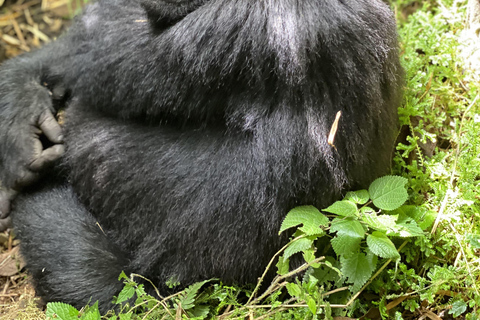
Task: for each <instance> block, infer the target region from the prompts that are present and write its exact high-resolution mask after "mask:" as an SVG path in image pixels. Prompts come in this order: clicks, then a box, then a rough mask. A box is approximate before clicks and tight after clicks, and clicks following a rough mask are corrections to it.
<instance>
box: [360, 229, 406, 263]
mask: <svg viewBox="0 0 480 320" xmlns="http://www.w3.org/2000/svg"><path fill="white" fill-rule="evenodd" d="M367 245H368V248H369V249H370V250H371V251H372V252H373V253H374V254H376V255H377V256H379V257H382V258H388V259H399V258H400V254H399V253H398V251H397V248H395V245H394V244H393V242H392V241H391V240H390V239H389V238H388V237H387V236H386V235H385V233H383V232H380V231H374V232H373V233H372V234H370V235H368V236H367Z"/></svg>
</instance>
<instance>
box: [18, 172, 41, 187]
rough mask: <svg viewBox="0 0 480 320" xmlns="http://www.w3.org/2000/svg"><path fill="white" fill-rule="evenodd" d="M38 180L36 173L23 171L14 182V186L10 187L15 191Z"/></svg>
mask: <svg viewBox="0 0 480 320" xmlns="http://www.w3.org/2000/svg"><path fill="white" fill-rule="evenodd" d="M37 179H38V173H36V172H33V171H30V170H27V169H24V170H23V172H22V173H21V175H20V177H19V178H18V179H17V180H15V184H14V185H13V186H12V187H13V188H15V189H18V190H20V189H22V188H23V187H26V186H29V185H32V184H33V183H34V182H35V181H37Z"/></svg>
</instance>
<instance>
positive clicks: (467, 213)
mask: <svg viewBox="0 0 480 320" xmlns="http://www.w3.org/2000/svg"><path fill="white" fill-rule="evenodd" d="M392 6H393V8H394V10H395V12H396V15H397V18H398V24H399V35H400V39H401V52H402V62H403V66H404V68H405V71H406V77H405V78H406V82H405V97H404V101H403V106H402V107H401V108H400V110H399V115H400V121H401V124H402V126H403V127H402V130H401V132H400V133H399V139H398V140H399V142H398V145H397V147H396V152H395V157H394V165H393V170H392V176H387V177H383V178H381V179H379V180H376V181H375V182H373V183H372V185H371V186H370V188H369V189H368V190H358V191H356V192H350V193H348V194H347V195H346V196H345V198H344V199H343V200H341V201H338V202H336V203H334V204H332V206H330V207H328V208H313V207H309V206H305V207H299V208H295V209H293V210H292V211H291V212H290V213H289V214H288V215H287V217H286V219H285V221H284V223H283V225H282V228H281V230H279V232H284V231H286V230H296V232H295V233H294V235H293V237H292V239H291V242H290V243H289V244H287V245H286V246H285V247H284V248H282V250H281V251H279V252H278V254H277V255H276V256H275V257H272V258H276V259H272V263H271V264H270V265H269V269H270V270H273V271H275V272H276V274H277V276H276V277H275V278H274V280H273V282H272V283H268V284H266V283H263V285H260V283H261V282H262V280H263V279H264V277H262V278H261V279H260V282H259V284H257V285H256V286H252V287H248V288H238V287H229V286H224V285H222V283H221V282H220V281H218V280H215V279H213V280H206V281H204V282H201V283H197V284H194V285H192V286H190V287H188V288H187V289H186V290H184V291H182V292H179V293H177V294H175V295H172V296H169V297H161V296H160V295H159V294H153V295H148V294H147V293H146V292H145V287H144V285H139V284H138V283H139V280H142V282H144V283H147V282H148V281H147V280H145V279H142V277H141V276H139V275H132V276H131V278H127V277H126V276H125V275H121V276H120V281H124V283H125V287H124V290H123V291H122V292H121V293H120V294H119V296H118V297H115V301H116V303H117V304H118V309H117V310H116V311H115V312H114V311H111V312H110V313H108V314H106V315H103V316H102V315H100V314H99V313H98V310H97V308H96V305H95V304H92V305H91V306H90V307H86V308H84V309H82V310H76V309H75V308H73V307H71V306H68V305H65V304H62V303H52V304H49V305H48V306H47V311H46V316H47V318H51V319H63V320H73V319H79V318H80V319H86V320H87V319H88V320H98V319H121V320H126V319H212V318H216V319H336V320H346V319H358V318H360V319H396V320H400V319H405V320H406V319H433V320H437V319H472V320H473V319H479V318H480V294H479V290H480V281H479V279H480V230H479V228H480V223H479V222H480V142H479V137H480V107H479V106H480V102H479V101H480V98H479V97H478V95H479V90H478V89H479V85H480V82H479V80H478V79H479V78H478V74H475V73H472V72H470V71H469V70H468V69H467V68H466V67H465V65H466V64H465V63H464V60H463V58H462V57H464V56H465V54H464V53H465V52H467V51H468V52H471V51H472V49H471V48H466V47H465V45H466V42H465V41H464V40H462V39H465V38H464V37H463V35H464V34H465V27H466V24H467V20H466V8H467V0H457V1H455V0H443V1H441V0H437V1H434V0H431V1H424V2H415V1H409V0H398V1H395V2H394V3H393V4H392ZM474 34H475V33H474ZM475 41H477V42H478V41H479V39H478V35H477V38H476V40H475V37H474V38H473V42H475ZM470 56H471V54H470ZM469 64H470V62H469ZM171 285H172V286H174V285H175V284H174V283H172V284H171ZM42 317H44V315H42ZM18 318H19V319H22V315H21V314H20V315H19V316H18ZM23 319H31V318H27V317H24V318H23Z"/></svg>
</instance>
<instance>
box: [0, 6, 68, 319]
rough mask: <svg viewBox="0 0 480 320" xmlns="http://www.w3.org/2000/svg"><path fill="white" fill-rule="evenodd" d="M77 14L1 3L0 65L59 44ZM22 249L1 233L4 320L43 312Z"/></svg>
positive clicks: (0, 298) (0, 316) (0, 299)
mask: <svg viewBox="0 0 480 320" xmlns="http://www.w3.org/2000/svg"><path fill="white" fill-rule="evenodd" d="M75 10H76V6H75V1H71V0H0V63H1V62H2V61H4V60H6V59H9V58H12V57H14V56H17V55H19V54H22V53H26V52H30V51H33V50H35V49H36V48H39V47H41V46H42V45H44V44H46V43H48V42H50V41H52V40H55V39H56V38H57V37H58V36H59V35H60V34H61V33H62V32H64V31H65V29H66V28H67V27H68V26H69V25H70V23H71V17H72V16H73V15H74V14H75ZM18 249H19V247H18V241H17V240H14V236H13V233H12V232H11V230H7V231H6V232H3V233H0V319H1V320H13V319H17V318H18V317H17V314H18V313H19V312H22V318H23V319H38V318H39V317H41V309H43V304H42V303H41V301H39V300H38V299H36V298H35V290H34V288H33V286H32V284H31V280H30V277H29V276H28V275H27V273H26V272H25V271H24V270H23V267H24V263H23V261H22V260H21V257H20V256H19V255H18ZM38 307H40V308H38ZM29 314H30V315H31V316H28V315H29Z"/></svg>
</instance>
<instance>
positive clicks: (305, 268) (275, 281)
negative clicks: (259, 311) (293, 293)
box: [246, 257, 325, 306]
mask: <svg viewBox="0 0 480 320" xmlns="http://www.w3.org/2000/svg"><path fill="white" fill-rule="evenodd" d="M324 259H325V257H320V258H317V259H315V260H313V261H311V262H309V263H305V264H303V265H301V266H300V267H298V268H297V269H295V270H293V271H290V272H289V273H287V274H284V275H283V276H277V277H275V279H274V280H273V282H272V284H271V285H270V286H269V287H268V289H267V290H265V292H264V293H263V294H262V295H261V296H260V297H258V298H256V299H255V300H253V301H252V302H251V303H250V302H247V304H246V306H248V305H250V304H255V303H257V302H258V301H261V300H262V299H263V298H265V297H266V296H268V295H269V294H270V293H272V292H273V291H274V290H275V288H276V286H277V285H278V283H279V282H280V281H281V280H284V279H286V278H289V277H291V276H294V275H296V274H297V273H300V272H302V271H304V270H307V269H308V268H309V267H310V266H311V265H312V264H315V263H318V262H320V261H322V260H324Z"/></svg>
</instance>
